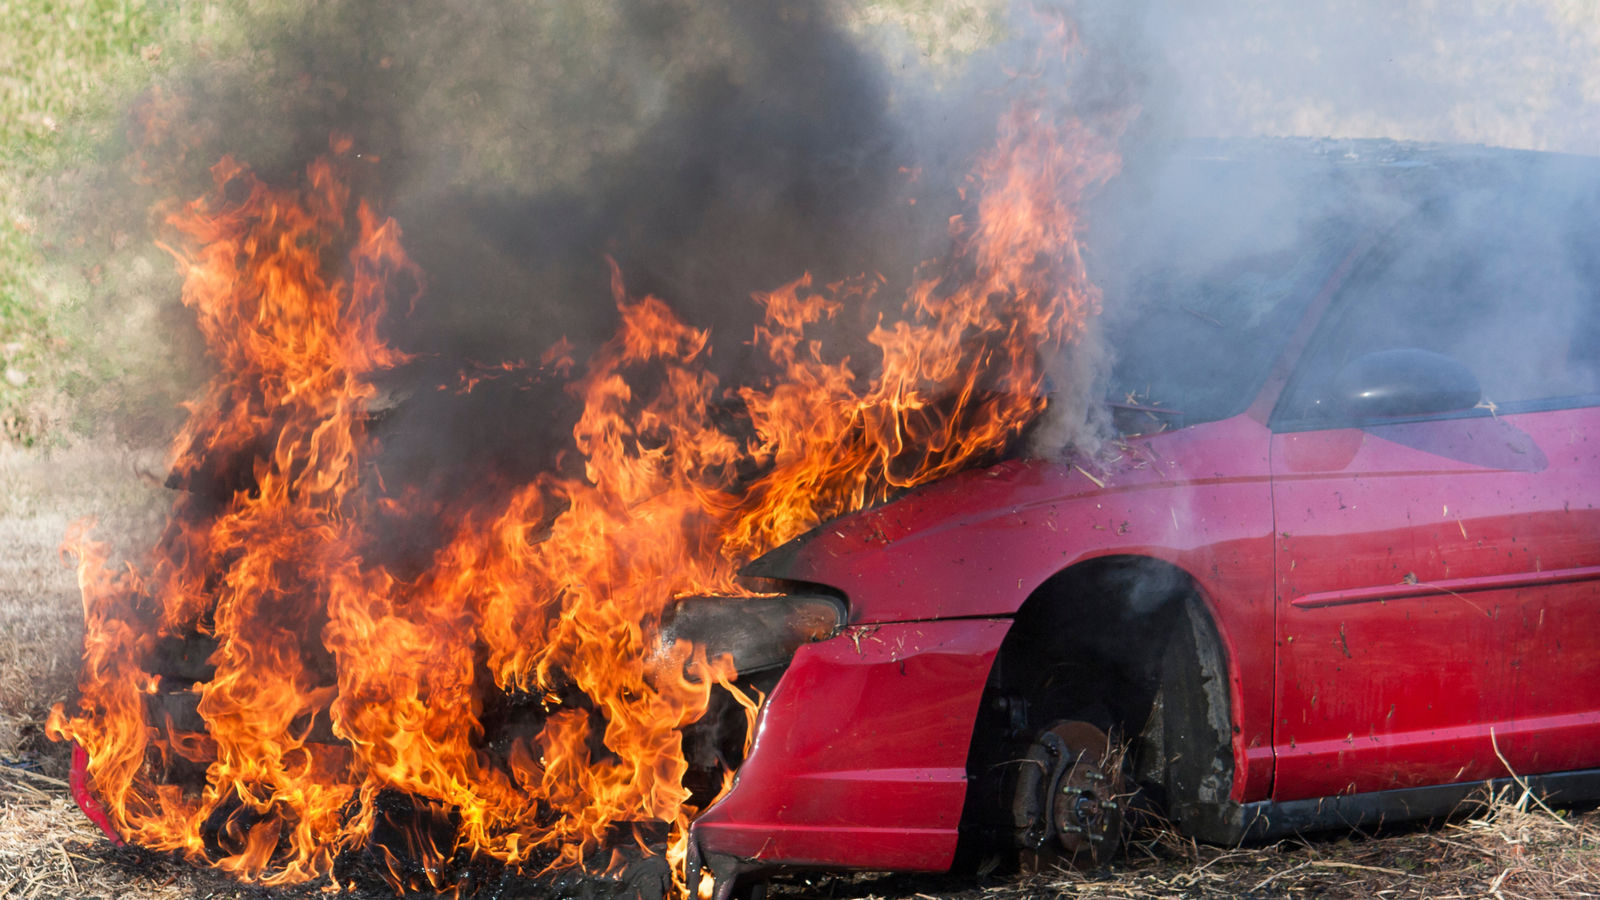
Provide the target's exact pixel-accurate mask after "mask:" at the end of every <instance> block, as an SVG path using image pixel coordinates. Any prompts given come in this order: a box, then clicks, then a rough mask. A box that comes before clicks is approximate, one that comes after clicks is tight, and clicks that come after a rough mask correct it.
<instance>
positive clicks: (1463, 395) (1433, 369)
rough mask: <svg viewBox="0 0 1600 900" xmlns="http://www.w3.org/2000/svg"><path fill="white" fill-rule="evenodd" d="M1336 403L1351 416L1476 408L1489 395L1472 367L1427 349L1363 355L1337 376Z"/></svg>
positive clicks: (1332, 395) (1333, 387) (1332, 393)
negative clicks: (1484, 390) (1485, 394)
mask: <svg viewBox="0 0 1600 900" xmlns="http://www.w3.org/2000/svg"><path fill="white" fill-rule="evenodd" d="M1328 399H1329V400H1330V401H1332V402H1331V404H1330V405H1331V406H1333V407H1334V408H1335V409H1337V410H1339V411H1340V412H1342V413H1344V414H1345V415H1347V416H1350V417H1351V418H1356V419H1367V418H1374V417H1383V416H1425V415H1430V414H1433V413H1445V412H1455V411H1457V410H1462V409H1471V408H1472V407H1474V406H1477V405H1478V401H1479V400H1481V399H1483V389H1482V388H1481V387H1480V386H1479V385H1478V378H1477V376H1476V375H1473V374H1472V370H1471V369H1468V368H1467V367H1466V366H1464V365H1462V364H1461V363H1459V362H1456V361H1455V360H1453V359H1451V358H1450V357H1448V356H1444V355H1442V354H1438V353H1430V352H1428V351H1427V350H1416V349H1406V350H1383V351H1380V352H1378V353H1368V354H1367V355H1365V356H1358V357H1356V358H1355V359H1352V360H1351V361H1350V362H1348V363H1346V364H1345V366H1344V368H1342V369H1340V370H1339V374H1337V375H1335V376H1333V384H1332V385H1331V389H1330V391H1329V396H1328Z"/></svg>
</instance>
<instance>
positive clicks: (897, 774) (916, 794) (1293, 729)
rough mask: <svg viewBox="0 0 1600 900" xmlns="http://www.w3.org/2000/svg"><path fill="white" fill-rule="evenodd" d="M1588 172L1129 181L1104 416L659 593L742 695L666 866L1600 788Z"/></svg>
mask: <svg viewBox="0 0 1600 900" xmlns="http://www.w3.org/2000/svg"><path fill="white" fill-rule="evenodd" d="M1597 176H1600V166H1597V165H1596V164H1595V161H1592V160H1584V159H1578V158H1571V157H1561V156H1553V155H1543V154H1531V153H1511V152H1505V151H1488V150H1482V149H1437V148H1414V147H1405V146H1400V145H1395V144H1391V143H1387V142H1344V143H1335V142H1279V143H1269V144H1266V145H1254V146H1249V147H1240V146H1230V145H1217V146H1214V147H1200V148H1191V149H1190V150H1189V151H1188V152H1186V153H1184V154H1180V155H1179V157H1178V158H1176V159H1173V160H1172V161H1170V162H1168V163H1166V164H1164V165H1162V166H1160V167H1157V168H1156V169H1154V170H1152V171H1149V172H1144V173H1139V172H1133V173H1131V174H1129V175H1127V176H1125V177H1124V178H1123V180H1122V181H1123V184H1121V185H1120V186H1119V188H1120V191H1119V192H1114V193H1113V195H1111V196H1108V197H1107V198H1105V199H1104V202H1103V206H1105V207H1106V208H1108V209H1110V208H1118V209H1121V210H1122V212H1119V213H1116V214H1115V215H1113V214H1109V213H1108V214H1106V215H1104V216H1102V217H1101V218H1100V219H1098V220H1097V231H1096V233H1095V234H1094V235H1091V236H1090V238H1089V241H1090V243H1091V246H1093V247H1096V248H1099V249H1100V251H1101V252H1100V255H1099V256H1098V257H1096V258H1095V259H1094V260H1093V261H1092V262H1093V269H1092V272H1091V274H1093V275H1094V276H1095V277H1096V279H1097V280H1098V281H1099V282H1100V283H1102V284H1103V285H1105V286H1106V290H1107V307H1108V309H1109V310H1111V312H1108V319H1109V322H1108V328H1109V330H1110V333H1111V336H1112V338H1113V340H1112V344H1113V346H1115V347H1117V348H1118V350H1119V352H1120V353H1121V358H1120V359H1119V361H1118V363H1117V366H1116V368H1115V371H1114V373H1113V376H1112V382H1113V383H1112V385H1111V391H1112V397H1113V400H1114V401H1115V403H1114V404H1113V406H1112V409H1113V412H1114V415H1115V419H1116V424H1117V426H1118V427H1117V429H1116V430H1117V431H1118V432H1119V433H1121V434H1122V435H1123V436H1122V437H1121V438H1120V439H1118V440H1116V441H1113V442H1111V443H1110V444H1109V445H1108V446H1107V447H1106V448H1105V451H1104V452H1102V453H1100V454H1098V455H1096V456H1094V457H1092V458H1091V457H1082V456H1079V457H1073V458H1068V459H1063V460H1059V461H1050V460H1042V459H1027V458H1017V459H1011V460H1008V461H1004V462H1001V463H999V464H998V465H995V466H993V467H991V468H987V469H983V470H980V471H971V472H967V473H965V474H963V475H960V476H957V477H953V478H950V479H947V480H945V481H942V482H939V483H935V484H932V485H929V486H927V487H924V488H922V489H918V490H915V491H912V492H910V493H908V494H906V495H904V496H901V497H899V498H898V499H896V500H894V501H893V502H890V503H887V504H884V505H882V506H879V507H877V508H873V509H869V510H865V511H862V512H859V513H856V514H853V515H849V516H846V517H843V518H841V519H838V520H835V521H833V522H830V523H828V524H826V525H824V526H823V527H821V528H819V529H817V530H815V531H814V532H812V533H811V534H809V535H807V536H806V537H804V538H802V539H800V540H797V541H795V542H793V543H791V544H789V545H786V546H784V547H781V548H779V549H778V550H776V551H774V552H772V553H770V554H768V555H767V556H765V557H763V558H761V559H759V560H757V561H756V562H755V563H753V564H752V565H751V566H750V567H749V568H748V569H747V570H746V573H745V574H746V575H749V576H752V577H755V578H761V579H769V580H770V581H768V582H767V583H768V584H776V585H779V586H781V589H782V590H784V591H786V592H787V594H788V596H787V597H780V598H774V599H771V600H766V601H761V602H760V603H758V604H750V603H743V604H740V603H730V602H727V601H719V600H717V599H714V598H705V599H695V600H689V601H684V602H682V603H681V604H680V607H679V609H678V615H677V618H676V619H674V620H673V623H672V628H671V629H669V633H672V634H678V635H681V636H686V637H692V638H696V639H700V640H704V641H707V642H708V643H710V645H711V649H712V652H713V653H715V652H718V651H719V650H728V651H731V652H733V653H734V654H735V656H736V659H737V662H738V666H739V670H740V671H741V673H744V676H745V678H746V679H747V680H748V681H750V682H751V683H753V684H754V685H755V686H757V687H760V688H762V689H763V690H766V691H769V692H770V693H769V697H768V700H767V702H766V705H765V707H764V709H763V711H762V713H761V716H760V719H759V721H758V723H757V726H756V733H755V735H754V739H753V742H752V743H751V744H750V749H749V753H748V755H747V756H745V757H744V758H743V760H742V763H740V761H739V755H740V754H741V753H742V751H743V747H744V746H745V736H744V734H743V716H742V715H740V714H737V713H738V711H737V710H733V711H730V712H729V713H728V714H726V715H711V716H708V717H707V719H706V720H703V721H702V722H701V723H700V724H699V725H697V726H695V727H694V728H691V729H690V731H689V733H688V734H687V735H686V738H685V741H686V749H687V750H688V756H689V758H690V762H691V764H692V765H695V766H697V767H699V768H697V769H696V770H694V771H695V772H698V773H700V774H701V775H702V776H704V777H705V778H706V779H707V780H708V781H709V780H710V778H711V776H712V775H714V774H715V773H716V771H717V768H718V766H719V765H723V764H729V765H733V764H737V765H738V770H737V781H736V783H735V786H734V787H733V789H732V791H731V792H730V793H729V794H728V795H727V796H725V797H724V798H723V799H722V800H721V801H720V802H718V803H716V804H715V805H714V806H713V807H711V808H710V809H709V810H707V811H706V812H705V813H704V814H702V815H701V816H700V817H699V819H698V820H697V821H696V822H695V824H694V826H693V830H692V848H691V851H690V871H691V879H695V880H697V879H698V877H699V875H698V873H699V872H702V871H704V870H710V872H711V873H713V874H714V875H715V876H716V884H717V887H718V888H719V895H723V896H726V895H727V894H728V893H729V892H731V891H733V890H735V889H736V885H738V884H742V885H750V884H752V883H754V882H755V881H756V880H758V879H759V878H760V877H761V876H762V875H763V874H765V873H770V872H773V871H776V870H780V869H784V868H789V867H827V868H850V869H899V870H919V871H944V870H948V869H950V868H951V867H952V866H953V865H956V864H957V862H958V858H962V857H964V858H966V859H968V860H971V861H974V862H981V861H984V860H990V861H993V860H995V859H996V858H999V859H1002V860H1003V859H1004V858H1006V857H1008V856H1010V857H1013V858H1015V857H1017V856H1021V857H1023V858H1024V859H1025V860H1026V859H1027V858H1028V857H1030V856H1031V857H1035V858H1041V857H1042V858H1044V859H1046V860H1049V859H1054V858H1059V857H1077V858H1078V859H1080V860H1082V859H1093V860H1103V859H1104V858H1105V857H1106V856H1107V855H1108V854H1109V853H1110V851H1111V850H1112V849H1113V848H1114V847H1115V845H1116V843H1117V839H1118V835H1119V832H1120V828H1121V825H1122V822H1123V819H1124V813H1125V812H1126V811H1127V809H1128V807H1129V806H1130V805H1131V806H1135V807H1145V808H1154V809H1159V810H1163V811H1164V812H1165V814H1166V816H1167V817H1168V818H1170V820H1171V821H1172V822H1174V823H1175V824H1176V825H1177V827H1179V828H1180V829H1181V830H1182V831H1183V832H1185V833H1186V834H1190V835H1193V836H1195V837H1197V838H1200V839H1202V840H1206V841H1214V842H1222V843H1233V842H1237V841H1241V840H1252V839H1265V838H1272V837H1276V836H1281V835H1285V834H1289V833H1293V832H1299V831H1305V830H1314V829H1320V828H1334V827H1339V828H1344V827H1359V826H1368V825H1373V824H1376V823H1379V822H1383V821H1393V820H1397V819H1407V818H1417V817H1428V816H1436V815H1441V814H1445V813H1447V812H1449V811H1450V810H1451V809H1452V808H1454V807H1455V806H1456V805H1457V804H1458V802H1459V801H1461V800H1462V799H1463V798H1464V797H1465V796H1466V795H1467V794H1468V793H1469V792H1471V791H1473V790H1474V789H1476V788H1478V787H1481V785H1482V783H1483V782H1484V781H1485V780H1486V779H1505V778H1507V777H1509V776H1510V774H1511V773H1512V772H1513V771H1514V772H1516V773H1518V774H1519V775H1521V776H1536V777H1533V778H1531V779H1530V780H1531V781H1532V783H1533V784H1534V785H1535V786H1536V788H1537V789H1538V790H1541V791H1544V792H1545V793H1546V794H1547V795H1548V796H1550V797H1551V798H1553V799H1555V800H1560V801H1571V800H1577V799H1584V798H1595V797H1600V510H1597V509H1596V506H1597V505H1600V299H1597V293H1600V240H1597V238H1600V228H1597V227H1596V223H1597V222H1600V219H1597V216H1596V213H1597V212H1600V203H1597V201H1600V177H1597ZM1129 209H1132V210H1134V212H1131V213H1130V212H1127V210H1129ZM1117 311H1122V312H1123V313H1125V314H1124V315H1122V316H1120V317H1119V316H1117V315H1114V313H1116V312H1117ZM728 705H729V706H731V704H728ZM691 774H693V773H691Z"/></svg>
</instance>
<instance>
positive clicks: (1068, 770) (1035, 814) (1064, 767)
mask: <svg viewBox="0 0 1600 900" xmlns="http://www.w3.org/2000/svg"><path fill="white" fill-rule="evenodd" d="M1121 763H1122V760H1121V753H1120V752H1119V751H1116V750H1115V748H1113V747H1112V746H1111V740H1110V739H1109V738H1107V737H1106V734H1105V732H1103V731H1101V730H1100V729H1098V728H1096V727H1094V726H1093V725H1090V724H1089V723H1087V722H1059V723H1057V724H1055V725H1053V726H1051V727H1050V728H1047V729H1045V730H1044V731H1043V732H1041V733H1040V735H1039V737H1038V738H1037V739H1036V740H1035V741H1034V742H1033V745H1032V746H1031V747H1029V748H1028V752H1027V754H1026V755H1025V757H1024V758H1023V760H1022V762H1021V768H1020V769H1019V770H1018V775H1017V783H1016V791H1015V793H1014V794H1013V798H1012V815H1013V820H1014V823H1015V825H1016V840H1017V844H1018V847H1019V849H1020V850H1021V851H1022V855H1023V865H1024V867H1026V868H1033V869H1043V868H1049V867H1050V866H1052V865H1054V864H1056V863H1057V862H1067V863H1069V864H1072V865H1079V866H1082V865H1099V864H1101V863H1104V862H1106V861H1108V860H1110V858H1111V856H1112V854H1113V853H1115V852H1116V849H1117V846H1118V844H1119V843H1120V842H1121V839H1122V765H1121Z"/></svg>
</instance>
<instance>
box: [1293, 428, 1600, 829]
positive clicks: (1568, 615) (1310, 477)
mask: <svg viewBox="0 0 1600 900" xmlns="http://www.w3.org/2000/svg"><path fill="white" fill-rule="evenodd" d="M1597 451H1600V410H1596V409H1594V408H1578V409H1567V410H1552V411H1545V412H1532V413H1524V414H1520V415H1511V416H1499V417H1497V418H1490V417H1483V418H1476V417H1474V418H1456V419H1440V420H1433V421H1423V422H1412V423H1406V424H1397V425H1385V426H1378V427H1369V428H1367V429H1365V430H1358V429H1338V430H1329V431H1321V432H1301V433H1295V434H1283V435H1275V436H1274V437H1273V468H1274V471H1275V474H1276V478H1275V481H1274V491H1275V501H1276V502H1275V505H1276V513H1277V523H1278V524H1277V530H1278V531H1279V533H1280V534H1279V548H1278V553H1279V567H1278V576H1279V601H1280V603H1281V604H1282V605H1281V606H1280V614H1279V619H1278V628H1279V640H1280V641H1281V644H1280V647H1281V649H1280V653H1281V661H1282V668H1281V671H1280V695H1279V705H1280V710H1281V712H1280V715H1279V720H1280V726H1281V730H1282V735H1281V736H1280V738H1279V741H1280V744H1281V746H1280V747H1279V748H1278V777H1277V780H1276V788H1275V791H1274V799H1278V800H1292V799H1297V798H1303V797H1320V796H1328V795H1334V794H1341V793H1354V792H1366V791H1377V790H1389V789H1393V788H1405V787H1413V786H1417V785H1425V784H1440V783H1451V782H1460V781H1472V780H1481V779H1485V778H1492V777H1500V776H1503V775H1505V773H1506V772H1505V763H1503V762H1501V760H1500V759H1499V758H1497V755H1496V748H1497V747H1498V751H1499V754H1501V755H1503V756H1504V757H1505V760H1506V762H1509V763H1510V764H1511V766H1512V767H1513V768H1515V769H1516V771H1517V772H1519V773H1520V774H1537V773H1544V772H1554V771H1564V770H1570V769H1575V768H1581V767H1584V766H1592V765H1594V764H1595V761H1596V758H1597V755H1600V754H1597V752H1596V749H1595V748H1597V747H1600V679H1597V678H1596V676H1597V675H1600V671H1597V670H1600V580H1597V578H1600V566H1597V565H1596V563H1600V509H1596V507H1597V506H1600V456H1597ZM1491 729H1493V730H1494V737H1493V739H1491V735H1490V730H1491Z"/></svg>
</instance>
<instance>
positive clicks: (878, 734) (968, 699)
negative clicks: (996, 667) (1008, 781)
mask: <svg viewBox="0 0 1600 900" xmlns="http://www.w3.org/2000/svg"><path fill="white" fill-rule="evenodd" d="M1010 624H1011V623H1010V622H1008V621H1005V620H995V619H984V620H956V621H944V622H912V623H904V624H889V625H865V626H855V627H852V628H850V629H848V630H847V631H846V632H845V633H844V634H841V635H839V636H838V637H835V638H833V639H831V640H827V641H822V642H820V643H816V644H810V645H808V646H805V647H802V648H800V651H799V653H798V654H797V655H796V656H795V659H794V662H793V663H792V664H791V665H790V667H789V671H788V672H786V673H785V674H784V677H783V680H782V681H780V682H779V683H778V686H777V688H775V689H774V690H773V692H772V696H771V697H769V698H768V699H767V701H766V703H765V705H764V706H763V708H762V711H761V716H760V719H759V721H758V723H757V728H756V735H755V740H754V742H753V744H752V745H751V748H750V753H749V755H748V757H747V758H746V759H745V761H744V764H743V765H741V766H740V767H739V773H738V776H737V780H736V782H735V784H734V786H733V789H732V790H731V791H730V792H729V793H728V794H727V795H726V796H724V797H723V798H722V800H720V801H719V802H718V803H716V804H715V805H713V806H712V807H711V808H710V809H709V810H707V811H706V812H705V814H704V815H702V816H700V818H698V819H697V820H695V824H694V830H695V835H696V838H697V840H699V841H700V844H701V846H702V847H705V848H709V849H711V850H714V851H715V852H718V853H723V854H727V855H731V856H737V857H741V858H744V859H747V860H752V861H755V862H757V863H759V862H761V861H765V860H781V861H783V862H785V863H787V864H795V863H797V862H798V863H803V864H809V865H821V866H848V867H852V868H868V869H906V870H913V871H934V872H938V871H944V870H945V869H948V868H949V867H950V863H951V860H952V858H953V857H954V855H955V851H956V837H957V832H956V826H957V825H958V824H959V822H960V819H961V806H962V800H963V797H964V796H965V794H966V789H967V770H966V766H967V747H968V742H969V741H970V740H971V737H972V720H973V717H974V716H975V715H976V713H977V709H978V702H979V700H980V699H981V698H982V696H983V687H984V682H985V681H986V680H987V679H988V677H989V667H990V664H992V663H993V662H994V657H995V653H996V652H998V650H999V649H1000V641H1001V640H1002V639H1003V638H1004V637H1005V634H1006V631H1007V629H1008V628H1009V627H1010Z"/></svg>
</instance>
